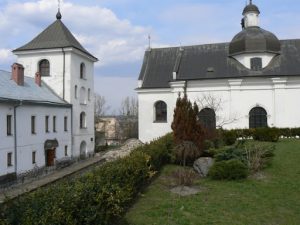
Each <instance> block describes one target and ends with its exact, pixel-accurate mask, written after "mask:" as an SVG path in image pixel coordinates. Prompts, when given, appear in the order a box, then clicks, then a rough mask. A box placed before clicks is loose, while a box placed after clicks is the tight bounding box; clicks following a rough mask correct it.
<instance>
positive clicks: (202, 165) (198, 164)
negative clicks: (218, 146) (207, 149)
mask: <svg viewBox="0 0 300 225" xmlns="http://www.w3.org/2000/svg"><path fill="white" fill-rule="evenodd" d="M213 163H214V159H213V158H210V157H201V158H199V159H197V160H196V161H195V162H194V165H193V167H194V170H196V171H197V173H199V174H200V175H201V176H202V177H206V176H207V174H208V171H209V169H210V167H211V166H212V165H213Z"/></svg>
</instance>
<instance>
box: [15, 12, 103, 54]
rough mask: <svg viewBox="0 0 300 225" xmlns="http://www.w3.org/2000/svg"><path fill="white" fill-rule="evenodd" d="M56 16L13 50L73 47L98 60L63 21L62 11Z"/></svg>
mask: <svg viewBox="0 0 300 225" xmlns="http://www.w3.org/2000/svg"><path fill="white" fill-rule="evenodd" d="M56 17H57V20H56V21H55V22H54V23H52V24H51V25H50V26H48V27H47V28H46V29H45V30H44V31H42V32H41V33H40V34H39V35H38V36H36V37H35V38H34V39H33V40H32V41H30V42H29V43H27V44H25V45H24V46H22V47H20V48H17V49H15V50H14V51H13V52H18V51H28V50H38V49H53V48H66V47H73V48H76V49H78V50H80V51H82V52H83V53H85V54H87V55H89V56H90V57H92V58H94V59H95V60H98V59H97V58H96V57H95V56H93V55H92V54H91V53H89V52H88V51H87V50H86V49H85V48H84V47H82V45H81V44H80V43H79V42H78V41H77V40H76V38H75V37H74V35H73V34H72V33H71V31H70V30H69V29H68V28H67V27H66V26H65V24H64V23H63V22H62V21H61V14H60V12H58V13H57V15H56Z"/></svg>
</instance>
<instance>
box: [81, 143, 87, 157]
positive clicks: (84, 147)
mask: <svg viewBox="0 0 300 225" xmlns="http://www.w3.org/2000/svg"><path fill="white" fill-rule="evenodd" d="M86 146H87V145H86V142H85V141H83V142H81V144H80V156H81V157H84V156H86V152H87V151H86V149H87V148H86Z"/></svg>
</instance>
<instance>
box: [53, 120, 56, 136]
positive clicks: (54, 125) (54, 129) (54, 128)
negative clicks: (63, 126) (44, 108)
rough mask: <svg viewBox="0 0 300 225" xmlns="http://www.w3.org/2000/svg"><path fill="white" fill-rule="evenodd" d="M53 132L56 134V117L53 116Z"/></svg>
mask: <svg viewBox="0 0 300 225" xmlns="http://www.w3.org/2000/svg"><path fill="white" fill-rule="evenodd" d="M53 132H56V116H53Z"/></svg>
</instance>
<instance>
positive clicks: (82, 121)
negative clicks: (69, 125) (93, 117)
mask: <svg viewBox="0 0 300 225" xmlns="http://www.w3.org/2000/svg"><path fill="white" fill-rule="evenodd" d="M83 128H86V116H85V112H82V113H80V129H83Z"/></svg>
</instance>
